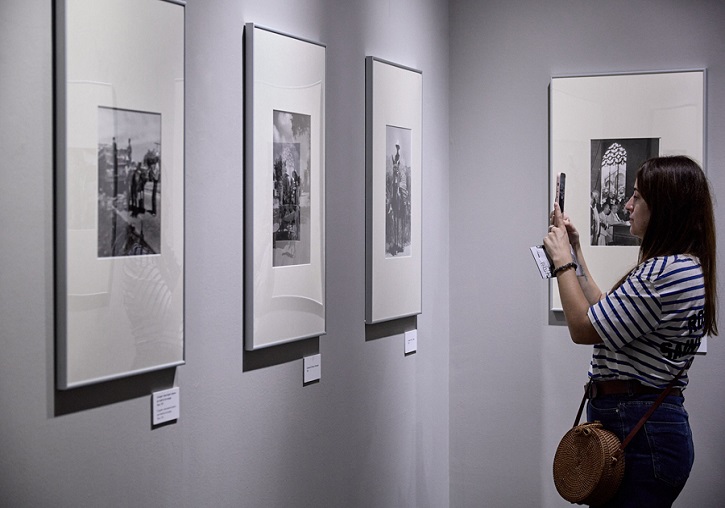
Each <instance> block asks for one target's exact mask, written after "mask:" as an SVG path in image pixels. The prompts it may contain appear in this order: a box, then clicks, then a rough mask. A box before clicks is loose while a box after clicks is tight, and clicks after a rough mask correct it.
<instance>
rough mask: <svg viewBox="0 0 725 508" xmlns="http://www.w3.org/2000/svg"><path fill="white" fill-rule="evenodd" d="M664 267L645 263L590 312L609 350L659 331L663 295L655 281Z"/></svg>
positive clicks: (622, 346)
mask: <svg viewBox="0 0 725 508" xmlns="http://www.w3.org/2000/svg"><path fill="white" fill-rule="evenodd" d="M662 268H663V267H662V265H659V266H658V263H656V262H650V263H644V264H643V265H641V266H640V267H638V269H637V270H636V271H635V272H634V273H633V274H632V275H631V276H630V277H628V278H627V279H626V280H625V281H624V283H623V284H622V285H621V286H620V287H619V288H617V289H616V290H615V291H613V292H611V293H609V294H608V295H607V296H606V297H605V298H603V299H602V300H600V301H599V302H598V303H596V304H594V305H593V306H591V307H590V309H589V319H590V321H591V322H592V325H594V328H595V329H596V330H597V333H599V336H600V337H601V338H602V341H603V342H604V345H605V346H606V347H607V349H609V350H610V351H614V352H619V351H620V350H621V349H622V348H624V347H625V346H627V345H628V344H629V343H630V342H632V341H633V340H634V339H636V338H638V337H641V336H643V335H646V334H648V333H650V332H652V331H654V330H656V329H657V328H658V326H659V324H660V322H661V320H662V307H661V299H660V295H659V293H658V291H657V289H656V287H655V283H654V280H653V279H656V277H657V276H658V275H659V274H660V273H659V271H660V270H661V269H662Z"/></svg>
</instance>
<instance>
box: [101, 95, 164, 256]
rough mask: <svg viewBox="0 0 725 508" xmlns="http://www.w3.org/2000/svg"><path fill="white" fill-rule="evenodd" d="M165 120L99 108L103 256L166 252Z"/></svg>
mask: <svg viewBox="0 0 725 508" xmlns="http://www.w3.org/2000/svg"><path fill="white" fill-rule="evenodd" d="M160 194H161V115H160V114H158V113H149V112H143V111H132V110H126V109H119V108H108V107H99V108H98V256H99V257H122V256H139V255H147V254H160V253H161V207H160V199H161V197H160Z"/></svg>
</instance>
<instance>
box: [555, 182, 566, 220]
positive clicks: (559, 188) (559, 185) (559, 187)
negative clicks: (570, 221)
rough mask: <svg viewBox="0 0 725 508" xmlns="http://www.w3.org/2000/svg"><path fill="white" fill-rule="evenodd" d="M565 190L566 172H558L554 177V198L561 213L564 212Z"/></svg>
mask: <svg viewBox="0 0 725 508" xmlns="http://www.w3.org/2000/svg"><path fill="white" fill-rule="evenodd" d="M565 190H566V173H559V175H558V176H557V177H556V200H557V201H558V203H559V209H560V210H561V213H564V194H565Z"/></svg>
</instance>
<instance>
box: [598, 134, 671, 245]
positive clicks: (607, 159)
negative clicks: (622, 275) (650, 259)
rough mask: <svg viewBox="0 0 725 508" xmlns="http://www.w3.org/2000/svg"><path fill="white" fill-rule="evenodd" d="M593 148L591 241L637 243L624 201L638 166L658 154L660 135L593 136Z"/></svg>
mask: <svg viewBox="0 0 725 508" xmlns="http://www.w3.org/2000/svg"><path fill="white" fill-rule="evenodd" d="M591 149H592V152H591V156H592V159H591V160H592V165H591V190H590V194H589V211H590V216H589V217H590V220H589V224H590V245H598V246H607V245H638V240H637V238H636V237H635V236H633V235H632V234H631V233H630V231H629V212H628V211H627V210H626V208H625V205H626V203H627V200H628V199H629V197H630V196H631V195H632V193H633V192H634V180H635V174H636V172H637V169H638V168H639V167H640V166H641V165H642V163H643V162H644V161H646V160H647V159H649V158H651V157H656V156H658V155H659V139H658V138H631V139H624V138H623V139H592V140H591Z"/></svg>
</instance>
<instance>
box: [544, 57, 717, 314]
mask: <svg viewBox="0 0 725 508" xmlns="http://www.w3.org/2000/svg"><path fill="white" fill-rule="evenodd" d="M705 84H706V80H705V70H702V69H701V70H688V71H670V72H649V73H632V74H608V75H595V76H566V77H555V78H553V79H552V80H551V86H550V90H549V91H550V114H551V116H550V166H549V169H550V174H549V179H550V196H551V199H550V202H551V203H553V196H554V188H555V185H556V175H557V174H558V173H561V172H564V173H566V194H567V196H566V213H567V214H568V215H569V216H570V217H571V220H572V222H573V223H574V224H575V225H576V227H577V229H578V230H579V232H580V235H581V238H582V239H581V242H582V251H583V253H584V256H585V258H586V261H587V265H588V266H589V269H590V270H591V272H592V274H593V276H594V277H595V278H596V280H597V283H598V284H599V287H600V288H601V289H602V291H605V290H607V289H609V288H611V287H612V286H613V285H614V284H615V283H616V281H618V280H619V279H620V277H621V276H622V275H624V274H625V273H627V272H628V271H629V270H631V269H632V268H633V267H634V266H635V265H636V264H637V258H638V252H639V243H638V239H637V238H635V237H633V236H632V235H631V234H630V232H629V222H628V217H627V211H626V210H625V209H624V205H625V204H626V202H627V200H628V199H629V197H630V196H631V195H632V192H633V189H634V181H635V177H636V173H637V170H638V169H639V166H640V165H641V164H642V163H643V162H644V161H645V160H647V159H648V158H650V157H656V156H658V155H675V154H682V155H687V156H689V157H691V158H692V159H694V160H695V161H697V162H698V163H699V164H701V165H703V168H704V154H705V86H706V85H705ZM550 288H551V298H550V302H551V303H550V307H551V309H552V310H561V299H560V296H559V291H558V287H557V285H556V283H551V284H550Z"/></svg>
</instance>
